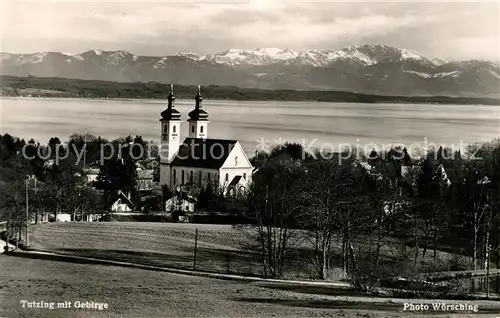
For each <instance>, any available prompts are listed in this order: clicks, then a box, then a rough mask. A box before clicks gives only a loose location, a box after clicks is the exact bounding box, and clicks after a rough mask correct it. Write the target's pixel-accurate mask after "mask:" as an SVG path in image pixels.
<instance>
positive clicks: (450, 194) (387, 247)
mask: <svg viewBox="0 0 500 318" xmlns="http://www.w3.org/2000/svg"><path fill="white" fill-rule="evenodd" d="M468 151H470V152H471V153H472V152H474V153H476V157H475V158H472V157H464V156H463V154H461V153H460V152H459V151H457V152H452V150H451V149H446V148H443V147H440V148H438V149H429V150H428V152H427V153H425V154H424V155H423V156H422V157H421V158H411V157H410V155H409V154H408V153H407V151H406V149H400V148H399V149H395V148H392V149H389V150H385V151H379V152H377V151H375V150H373V151H372V152H370V153H367V154H360V156H359V157H353V158H351V159H343V160H341V161H339V156H342V157H341V158H346V157H345V156H343V154H334V155H333V156H327V158H328V159H321V158H319V159H315V158H314V157H313V156H309V157H307V156H306V157H305V158H304V156H303V149H301V146H300V145H286V146H284V147H278V148H275V149H274V150H273V151H272V152H271V153H270V154H266V153H261V154H259V155H258V156H256V157H255V158H253V162H254V164H255V165H256V166H257V167H258V168H259V169H258V171H257V172H256V173H255V174H254V176H253V182H252V184H251V186H250V188H249V189H248V193H247V194H246V198H245V202H246V208H247V209H246V211H245V212H244V214H245V215H246V216H247V217H248V218H250V219H252V220H253V221H254V222H253V225H250V226H240V227H239V228H241V229H242V230H243V231H245V232H246V233H248V234H249V235H250V237H251V238H252V239H253V240H254V242H255V243H256V247H257V248H258V249H259V250H260V251H261V256H262V262H263V265H264V269H265V275H266V276H269V277H280V276H281V275H282V274H283V267H284V266H285V265H286V261H287V258H290V256H291V255H292V254H293V253H295V252H296V251H297V250H300V249H301V247H303V246H304V244H305V242H308V243H307V244H306V245H307V246H309V247H312V255H310V256H311V257H310V258H309V259H310V260H312V262H313V263H314V264H315V266H314V268H315V272H316V277H318V278H322V279H325V278H327V277H328V275H329V274H331V271H332V270H333V269H334V268H336V267H340V268H341V269H342V273H344V274H345V275H346V277H350V278H351V279H353V283H354V285H355V286H357V287H359V288H360V289H364V290H366V289H369V288H372V287H375V286H379V285H380V284H381V283H382V282H383V281H387V280H390V279H394V278H396V277H399V276H402V277H408V275H410V276H411V275H416V274H418V273H430V272H439V271H450V270H466V269H471V270H476V269H487V268H488V267H489V266H494V267H496V268H498V265H499V247H500V232H499V228H500V140H495V141H493V142H490V143H485V144H482V145H472V146H470V147H469V149H468ZM324 157H325V156H323V158H324ZM479 158H481V159H479ZM340 162H341V163H340Z"/></svg>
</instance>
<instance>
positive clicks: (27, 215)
mask: <svg viewBox="0 0 500 318" xmlns="http://www.w3.org/2000/svg"><path fill="white" fill-rule="evenodd" d="M29 180H30V176H28V178H27V179H26V237H25V240H24V241H25V245H26V246H28V245H29V242H28V224H29V212H28V209H29V201H28V183H29Z"/></svg>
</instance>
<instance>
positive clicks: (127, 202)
mask: <svg viewBox="0 0 500 318" xmlns="http://www.w3.org/2000/svg"><path fill="white" fill-rule="evenodd" d="M134 207H135V205H134V203H133V202H132V200H131V199H130V193H129V194H128V195H125V194H124V193H123V192H122V191H121V190H120V191H118V199H116V201H115V202H114V203H113V204H112V205H111V208H110V210H111V211H113V212H130V211H132V210H133V209H134Z"/></svg>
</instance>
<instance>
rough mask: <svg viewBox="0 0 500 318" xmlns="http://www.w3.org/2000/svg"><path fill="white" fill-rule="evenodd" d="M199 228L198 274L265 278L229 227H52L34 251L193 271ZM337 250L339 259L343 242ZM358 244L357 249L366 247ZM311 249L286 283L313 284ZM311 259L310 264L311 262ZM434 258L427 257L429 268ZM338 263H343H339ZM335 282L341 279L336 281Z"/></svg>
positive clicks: (296, 259) (43, 230) (293, 257)
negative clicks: (308, 281) (213, 273)
mask: <svg viewBox="0 0 500 318" xmlns="http://www.w3.org/2000/svg"><path fill="white" fill-rule="evenodd" d="M197 228H198V245H197V257H196V269H197V270H203V271H209V272H218V273H230V274H234V273H237V274H243V275H257V276H260V275H261V274H262V265H261V261H260V254H259V253H258V252H257V251H255V250H254V249H252V248H250V247H249V243H250V242H252V240H251V239H249V237H248V236H245V234H243V232H242V231H240V230H238V229H234V228H233V227H231V226H229V225H211V224H183V223H153V222H151V223H147V222H102V223H100V222H99V223H50V224H40V225H37V226H35V227H34V228H33V229H32V233H31V240H30V245H31V247H33V248H35V249H39V250H46V251H52V252H63V253H67V254H73V255H78V256H91V257H98V258H106V259H113V260H120V261H133V262H136V263H140V264H145V265H156V266H168V267H174V268H182V269H193V266H194V239H195V230H196V229H197ZM335 243H338V244H336V245H338V246H337V249H339V253H338V254H340V242H335ZM363 244H366V242H362V244H357V245H358V246H363ZM400 248H401V247H400V246H398V245H397V244H396V242H387V244H384V246H383V247H382V250H383V252H384V253H385V254H386V255H391V254H394V252H397V250H398V249H400ZM311 250H312V246H311V245H310V243H308V242H307V241H303V242H302V243H301V244H299V245H298V246H296V249H295V250H294V251H293V253H292V252H291V253H289V257H288V259H287V262H286V263H285V269H284V278H289V279H311V278H312V277H313V276H312V275H313V265H312V262H311V261H310V257H312V256H311V255H310V254H311V253H312V252H311ZM438 256H439V258H440V259H451V258H454V257H456V256H455V255H454V254H450V253H446V252H442V251H439V252H438ZM308 257H309V259H308ZM431 259H432V253H431V252H429V253H427V256H426V261H427V262H430V261H431ZM334 261H339V260H336V259H335V260H334ZM332 279H334V280H335V279H339V277H338V276H335V275H333V277H332Z"/></svg>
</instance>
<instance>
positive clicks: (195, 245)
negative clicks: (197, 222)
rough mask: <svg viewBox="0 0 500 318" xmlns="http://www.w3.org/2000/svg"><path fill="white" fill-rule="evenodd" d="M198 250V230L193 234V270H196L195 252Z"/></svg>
mask: <svg viewBox="0 0 500 318" xmlns="http://www.w3.org/2000/svg"><path fill="white" fill-rule="evenodd" d="M197 248H198V228H196V232H195V234H194V260H193V270H194V271H195V270H196V250H197Z"/></svg>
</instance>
